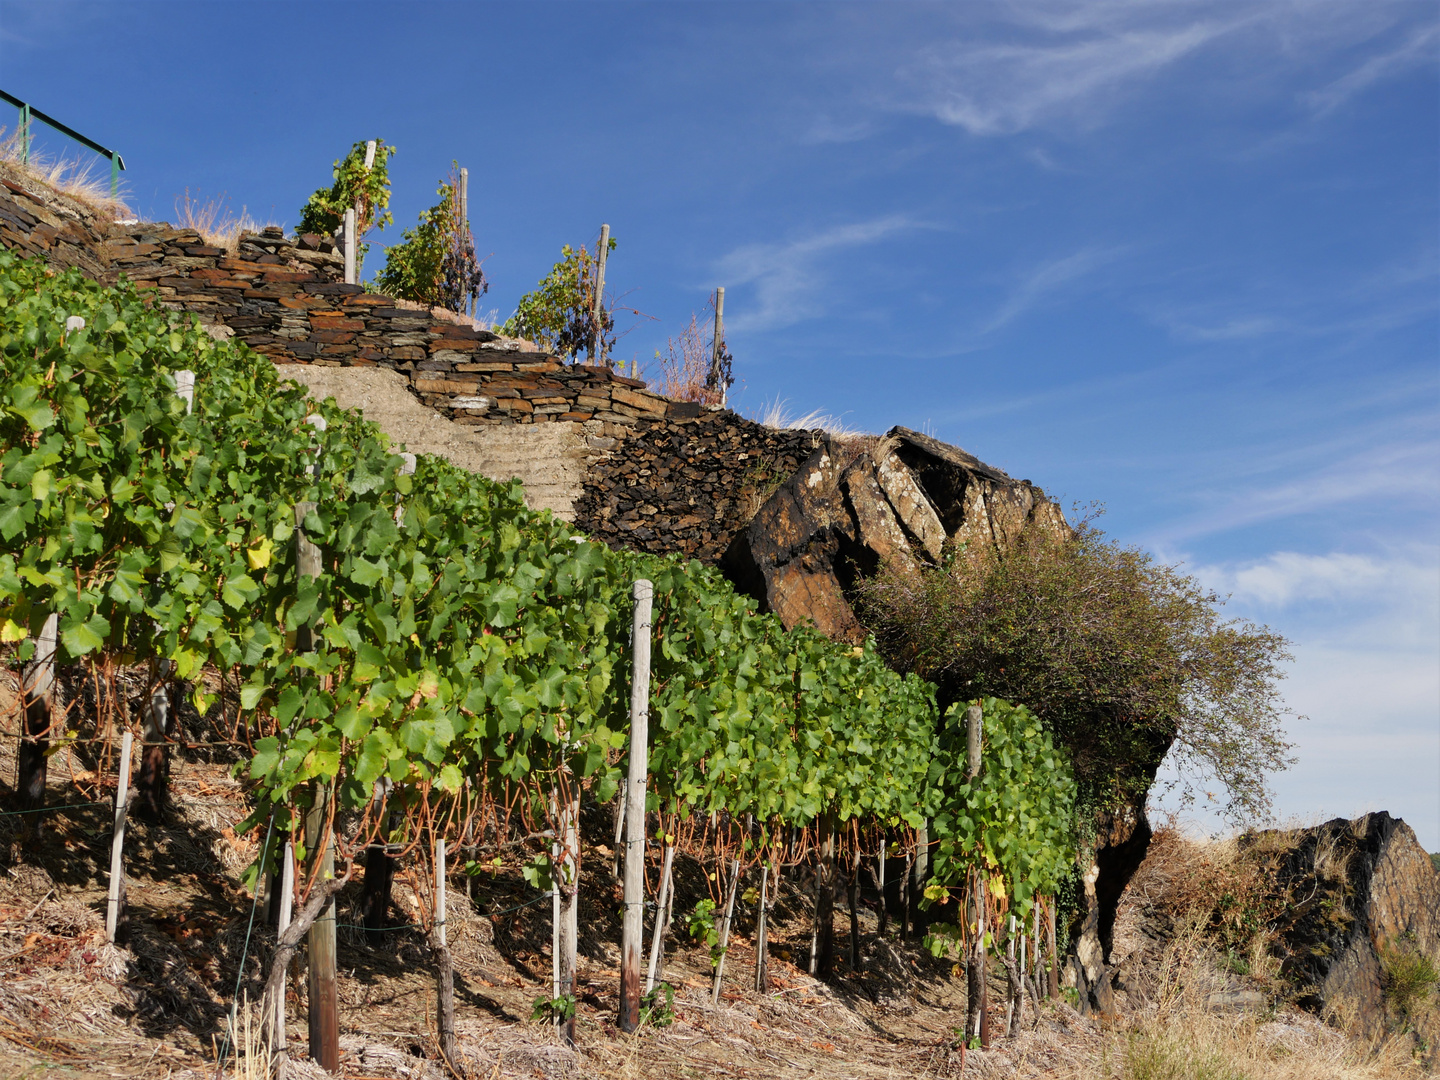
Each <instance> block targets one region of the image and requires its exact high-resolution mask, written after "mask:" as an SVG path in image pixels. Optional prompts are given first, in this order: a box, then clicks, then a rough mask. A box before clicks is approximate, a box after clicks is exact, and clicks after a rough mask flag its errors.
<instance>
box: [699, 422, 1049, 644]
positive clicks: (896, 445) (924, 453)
mask: <svg viewBox="0 0 1440 1080" xmlns="http://www.w3.org/2000/svg"><path fill="white" fill-rule="evenodd" d="M1031 522H1041V523H1044V524H1046V525H1048V526H1050V527H1052V528H1055V529H1065V528H1067V526H1066V524H1065V516H1064V514H1063V513H1061V511H1060V508H1059V507H1058V506H1057V505H1056V504H1055V503H1054V502H1052V501H1051V500H1050V499H1048V498H1047V497H1046V495H1045V493H1044V492H1043V491H1042V490H1041V489H1040V488H1038V487H1035V486H1034V485H1033V484H1031V483H1030V481H1028V480H1014V479H1011V478H1010V477H1009V476H1007V475H1005V473H1003V472H1001V471H1000V470H999V469H995V468H992V467H991V466H989V465H986V464H985V463H984V462H982V461H980V460H979V459H978V458H976V457H973V456H972V455H970V454H967V453H966V452H965V451H964V450H961V449H960V448H959V447H955V446H950V445H948V444H946V443H942V442H940V441H939V440H938V439H932V438H931V437H930V436H928V435H922V434H920V433H919V432H918V431H911V430H910V429H909V428H903V427H896V428H892V429H891V430H890V431H889V432H888V433H887V434H886V435H885V436H884V437H883V438H881V439H879V440H878V441H875V442H874V444H873V445H869V446H867V445H864V443H863V442H858V443H857V442H856V441H853V440H852V441H849V442H841V441H838V440H835V439H826V440H825V441H824V442H823V443H822V444H821V445H820V446H819V447H818V448H817V449H816V450H815V452H814V453H813V454H811V455H810V457H809V459H808V460H807V461H806V462H805V463H804V464H803V465H802V466H801V467H800V469H799V470H798V471H797V472H796V473H795V474H794V475H793V476H792V477H790V479H789V480H787V481H786V482H785V483H784V484H782V485H780V487H779V488H778V489H777V490H776V491H775V493H774V494H773V495H771V496H770V498H769V499H768V500H767V501H766V502H765V503H764V505H763V506H761V507H760V509H759V511H758V512H757V513H756V514H755V517H754V519H753V520H752V521H751V523H750V525H749V527H748V528H746V529H745V530H744V531H743V532H741V533H740V534H739V535H737V536H736V537H735V539H734V541H733V542H732V543H731V544H730V547H729V549H728V550H727V551H726V553H725V557H724V559H723V560H722V566H723V567H724V568H725V571H726V573H727V574H728V575H729V576H730V578H731V580H733V581H735V582H736V584H737V585H738V586H739V587H740V588H742V589H744V590H745V591H747V592H749V593H750V594H751V595H753V596H755V597H756V598H757V599H758V600H760V601H761V603H762V604H763V605H764V606H765V607H766V609H767V610H770V611H773V612H775V613H776V614H777V615H779V616H780V618H781V620H782V621H783V622H784V623H785V624H786V625H787V626H794V625H795V624H797V623H800V622H804V621H810V622H813V623H814V624H815V626H816V627H817V628H818V629H819V630H820V631H821V632H822V633H824V634H826V635H828V636H830V637H833V638H842V639H845V640H850V641H856V640H859V638H860V637H861V636H862V635H863V631H862V630H861V628H860V624H859V622H858V621H857V620H856V618H855V613H854V610H853V609H852V607H851V605H850V600H849V594H850V589H851V587H852V586H853V585H854V583H855V581H856V580H857V579H858V578H860V577H864V576H866V575H869V574H872V573H874V572H875V570H876V569H877V568H878V567H879V566H880V565H881V563H884V562H897V563H900V564H902V565H912V566H914V565H921V564H924V565H932V566H933V565H938V564H939V563H940V562H941V560H942V559H943V558H944V554H945V549H946V547H947V545H958V544H966V543H983V544H1004V543H1007V542H1009V541H1010V540H1013V539H1014V538H1015V537H1017V536H1018V535H1019V533H1020V531H1021V530H1022V529H1023V528H1025V526H1026V525H1027V524H1029V523H1031Z"/></svg>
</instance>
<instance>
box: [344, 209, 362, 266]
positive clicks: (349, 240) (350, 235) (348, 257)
mask: <svg viewBox="0 0 1440 1080" xmlns="http://www.w3.org/2000/svg"><path fill="white" fill-rule="evenodd" d="M359 246H360V245H359V244H357V243H355V208H354V207H353V206H347V207H346V208H345V284H346V285H354V284H355V254H356V248H358V247H359Z"/></svg>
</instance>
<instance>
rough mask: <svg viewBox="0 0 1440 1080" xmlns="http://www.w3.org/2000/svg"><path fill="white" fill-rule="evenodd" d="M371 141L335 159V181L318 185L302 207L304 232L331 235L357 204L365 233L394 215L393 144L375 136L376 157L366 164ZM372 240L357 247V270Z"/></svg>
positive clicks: (359, 232)
mask: <svg viewBox="0 0 1440 1080" xmlns="http://www.w3.org/2000/svg"><path fill="white" fill-rule="evenodd" d="M366 152H367V144H366V142H365V141H363V140H362V141H361V142H357V143H356V144H355V145H354V146H352V147H351V148H350V153H348V154H346V155H345V157H344V159H343V160H341V161H337V162H335V167H334V169H333V170H332V172H331V175H332V176H333V177H334V183H332V184H331V185H330V186H329V187H328V188H317V189H316V191H315V193H314V194H313V195H311V196H310V198H309V199H307V200H306V202H305V205H304V206H302V207H301V208H300V224H299V225H298V226H297V227H296V231H297V232H300V233H318V234H319V235H321V236H330V235H332V234H333V233H334V232H335V230H337V229H338V228H340V226H341V225H342V224H343V223H344V221H345V211H346V210H348V209H350V208H351V207H352V206H353V207H354V208H355V232H356V235H357V236H361V237H363V236H364V235H365V234H366V233H367V232H369V231H370V230H371V229H372V228H374V229H383V228H385V226H386V225H389V224H390V223H391V222H392V221H393V220H394V218H392V217H391V216H390V212H389V210H388V209H386V208H387V207H388V206H389V205H390V155H391V154H393V153H395V148H394V147H393V146H386V145H385V140H384V139H376V140H375V160H374V161H373V162H372V163H371V165H370V168H368V169H367V168H366V167H365V155H366ZM369 250H370V245H369V244H364V243H362V244H360V245H359V246H358V247H357V248H356V251H355V273H356V274H357V275H358V274H359V273H360V267H361V266H362V265H363V264H364V262H365V253H366V252H367V251H369Z"/></svg>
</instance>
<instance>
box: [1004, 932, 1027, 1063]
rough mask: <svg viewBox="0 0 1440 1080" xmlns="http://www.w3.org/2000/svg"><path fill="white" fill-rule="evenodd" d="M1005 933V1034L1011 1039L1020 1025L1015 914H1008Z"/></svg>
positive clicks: (1020, 1000)
mask: <svg viewBox="0 0 1440 1080" xmlns="http://www.w3.org/2000/svg"><path fill="white" fill-rule="evenodd" d="M1008 930H1009V932H1008V933H1007V934H1006V935H1005V990H1006V994H1005V1036H1006V1038H1010V1039H1013V1038H1014V1037H1015V1033H1016V1032H1017V1031H1018V1030H1019V1027H1020V1007H1021V1005H1022V1004H1023V999H1022V998H1021V997H1020V980H1019V978H1018V977H1017V974H1016V970H1015V916H1014V915H1011V916H1010V923H1009V927H1008Z"/></svg>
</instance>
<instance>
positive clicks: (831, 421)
mask: <svg viewBox="0 0 1440 1080" xmlns="http://www.w3.org/2000/svg"><path fill="white" fill-rule="evenodd" d="M753 419H755V422H756V423H762V425H765V426H766V428H776V429H779V431H822V432H825V433H827V435H829V436H831V438H834V439H841V441H848V439H867V438H874V435H873V433H871V432H867V431H864V429H861V428H854V426H851V425H848V423H845V420H844V418H841V416H834V415H832V413H828V412H821V410H819V409H812V410H811V412H808V413H805V415H804V416H796V415H795V413H792V412H791V409H789V403H788V402H786V400H783V399H779V397H776V399H775V400H773V402H770V403H769V405H763V406H760V413H759V415H757V416H755V418H753Z"/></svg>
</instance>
